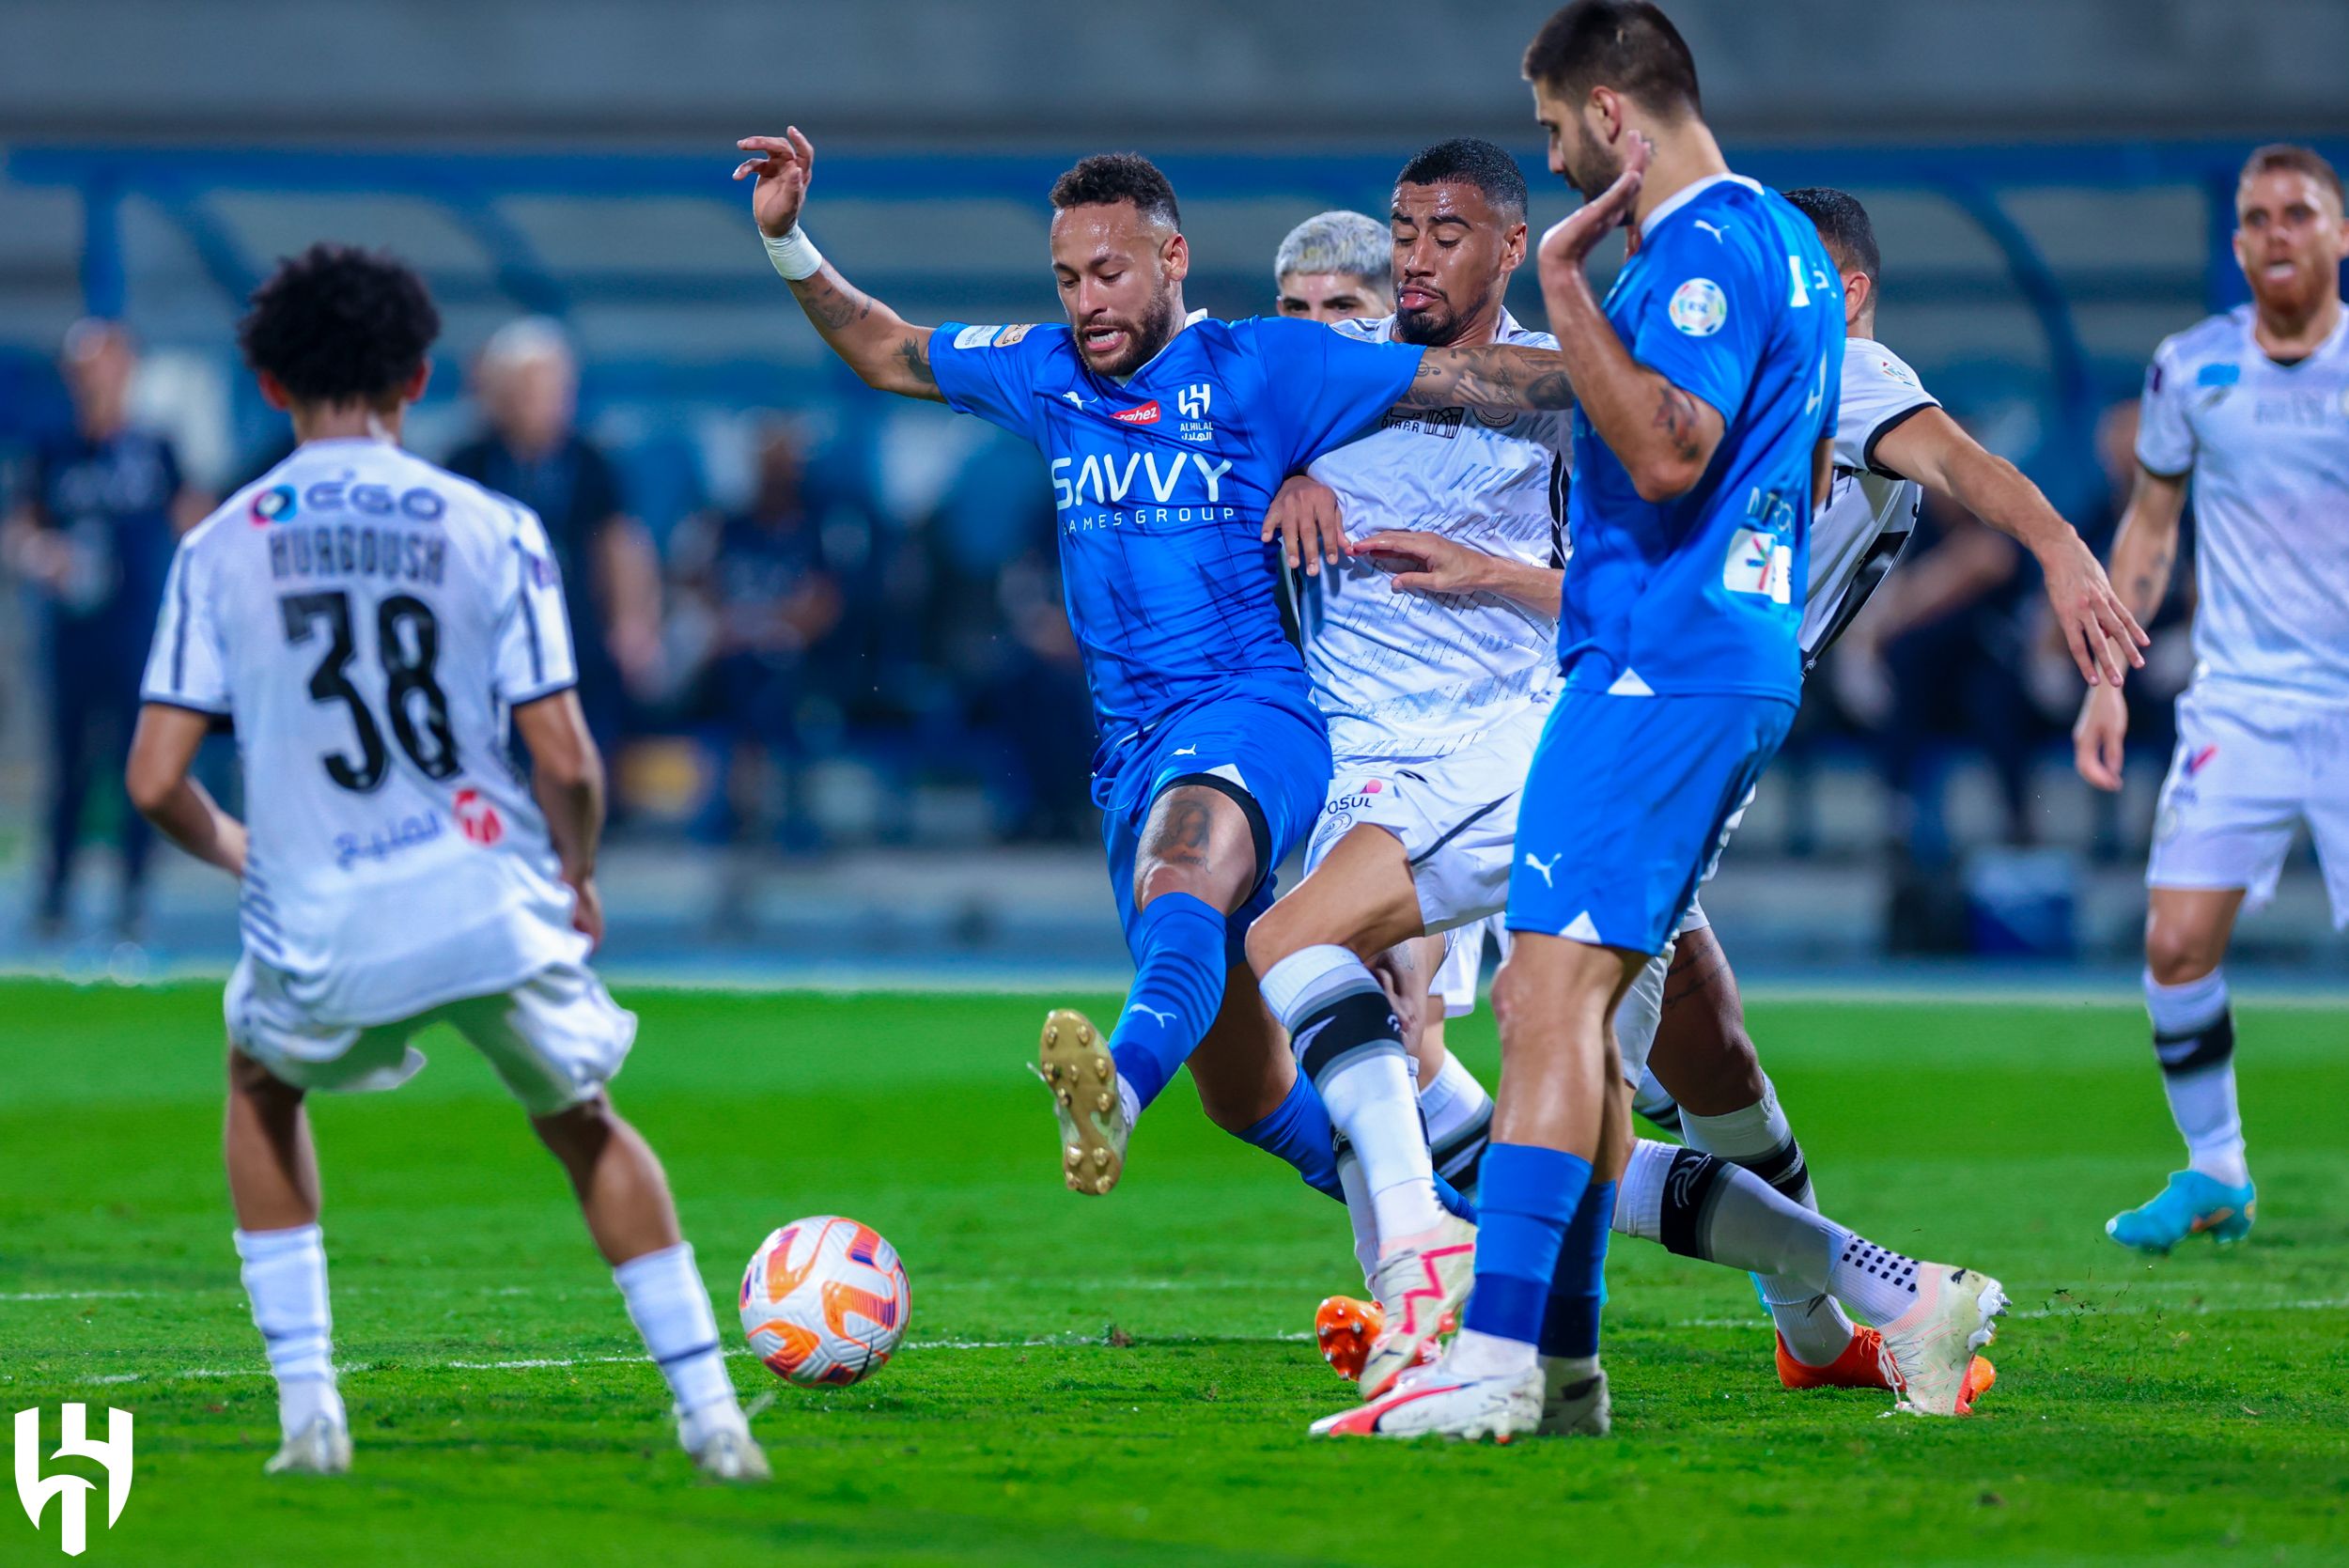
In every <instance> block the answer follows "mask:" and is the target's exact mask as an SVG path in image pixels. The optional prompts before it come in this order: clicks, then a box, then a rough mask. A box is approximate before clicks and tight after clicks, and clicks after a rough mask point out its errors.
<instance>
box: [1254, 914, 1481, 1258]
mask: <svg viewBox="0 0 2349 1568" xmlns="http://www.w3.org/2000/svg"><path fill="white" fill-rule="evenodd" d="M1261 988H1262V990H1263V992H1264V999H1265V1003H1266V1005H1267V1006H1268V1007H1270V1008H1271V1010H1272V1013H1273V1016H1274V1017H1278V1018H1279V1019H1280V1020H1281V1024H1282V1027H1283V1028H1285V1029H1286V1030H1287V1031H1288V1032H1289V1045H1290V1048H1291V1049H1293V1050H1295V1051H1296V1052H1297V1058H1298V1068H1299V1071H1300V1072H1302V1073H1304V1075H1305V1076H1306V1077H1307V1078H1308V1079H1311V1080H1312V1082H1313V1086H1314V1088H1315V1091H1317V1092H1318V1093H1319V1094H1320V1095H1321V1102H1322V1104H1323V1105H1324V1106H1325V1107H1326V1108H1327V1109H1328V1110H1329V1112H1330V1125H1331V1126H1334V1127H1335V1128H1336V1129H1337V1130H1338V1131H1339V1132H1340V1133H1342V1134H1343V1135H1344V1136H1345V1138H1346V1142H1347V1143H1348V1144H1349V1145H1350V1146H1351V1147H1352V1149H1353V1152H1354V1157H1355V1158H1356V1159H1357V1160H1359V1161H1360V1162H1361V1182H1362V1185H1363V1187H1364V1188H1366V1189H1367V1190H1368V1192H1369V1194H1370V1203H1371V1207H1372V1210H1373V1212H1374V1219H1375V1223H1376V1226H1377V1233H1378V1234H1379V1236H1380V1237H1382V1238H1386V1239H1392V1238H1396V1237H1401V1236H1408V1235H1416V1234H1420V1233H1422V1232H1425V1231H1432V1230H1434V1229H1435V1228H1436V1227H1437V1226H1438V1225H1439V1224H1441V1223H1442V1221H1443V1205H1442V1204H1441V1203H1439V1202H1438V1201H1437V1198H1436V1172H1435V1166H1434V1164H1433V1163H1432V1162H1431V1160H1430V1158H1429V1157H1428V1153H1427V1134H1426V1131H1425V1129H1424V1128H1423V1126H1421V1124H1420V1115H1419V1094H1418V1090H1417V1087H1416V1086H1415V1085H1414V1084H1413V1083H1412V1081H1411V1059H1410V1057H1409V1056H1408V1054H1407V1053H1406V1051H1405V1050H1404V1047H1403V1036H1402V1032H1401V1029H1400V1028H1399V1026H1398V1025H1397V1023H1396V1021H1395V1017H1394V1010H1393V1008H1392V1007H1391V1006H1390V1005H1389V1004H1388V1001H1387V994H1386V992H1385V991H1384V990H1382V989H1380V988H1379V985H1378V982H1377V978H1376V977H1375V976H1374V975H1372V973H1371V972H1370V970H1369V969H1368V968H1367V967H1366V966H1364V964H1363V963H1362V961H1361V959H1360V958H1357V957H1356V956H1354V955H1353V954H1352V953H1350V952H1348V951H1347V950H1346V949H1345V948H1343V947H1337V946H1334V945H1329V944H1324V945H1322V946H1317V947H1308V948H1302V949H1299V951H1298V952H1296V953H1292V954H1290V955H1288V956H1287V957H1285V958H1283V959H1282V960H1281V961H1280V962H1279V963H1277V964H1275V965H1273V966H1272V968H1271V969H1270V970H1268V971H1267V972H1266V974H1265V977H1264V981H1263V985H1262V987H1261ZM1350 1206H1351V1205H1350V1204H1349V1207H1350ZM1359 1225H1360V1222H1359V1220H1358V1221H1357V1228H1358V1231H1359Z"/></svg>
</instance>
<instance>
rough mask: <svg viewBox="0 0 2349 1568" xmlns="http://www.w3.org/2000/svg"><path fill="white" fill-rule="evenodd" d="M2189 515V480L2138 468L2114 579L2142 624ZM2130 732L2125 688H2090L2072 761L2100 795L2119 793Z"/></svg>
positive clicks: (2165, 584) (2156, 605)
mask: <svg viewBox="0 0 2349 1568" xmlns="http://www.w3.org/2000/svg"><path fill="white" fill-rule="evenodd" d="M2185 511H2186V475H2185V474H2155V473H2154V472H2152V471H2151V470H2149V469H2146V468H2143V467H2140V468H2139V470H2138V471H2137V487H2136V488H2135V489H2132V490H2131V491H2130V492H2129V509H2128V510H2127V511H2125V512H2123V514H2122V515H2121V529H2120V532H2119V533H2117V534H2115V535H2114V536H2113V538H2112V578H2113V581H2114V582H2116V583H2117V584H2118V585H2119V588H2120V594H2121V602H2122V603H2123V605H2125V606H2127V607H2128V610H2129V613H2131V614H2132V615H2134V616H2135V617H2136V618H2137V619H2138V620H2139V621H2150V620H2152V619H2153V618H2154V612H2155V611H2156V610H2159V609H2160V608H2161V601H2162V598H2163V596H2164V595H2166V594H2168V593H2169V591H2170V568H2171V567H2174V566H2175V565H2176V564H2177V559H2178V519H2179V517H2180V516H2181V515H2182V514H2183V513H2184V512H2185ZM2128 731H2129V709H2128V705H2127V704H2126V703H2124V702H2123V701H2122V700H2121V688H2120V687H2119V686H2118V685H2113V686H2096V687H2091V688H2090V689H2089V692H2088V697H2087V700H2086V701H2084V702H2082V703H2081V704H2080V716H2079V719H2078V721H2077V722H2075V723H2074V724H2073V725H2072V760H2073V764H2074V766H2076V767H2077V768H2078V769H2079V773H2080V777H2081V778H2083V779H2086V780H2087V781H2088V782H2089V783H2090V784H2094V785H2095V786H2096V787H2097V788H2098V789H2119V788H2120V787H2121V763H2122V758H2123V741H2124V740H2126V739H2127V738H2128Z"/></svg>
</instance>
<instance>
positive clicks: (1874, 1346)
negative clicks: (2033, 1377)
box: [1777, 1323, 1999, 1414]
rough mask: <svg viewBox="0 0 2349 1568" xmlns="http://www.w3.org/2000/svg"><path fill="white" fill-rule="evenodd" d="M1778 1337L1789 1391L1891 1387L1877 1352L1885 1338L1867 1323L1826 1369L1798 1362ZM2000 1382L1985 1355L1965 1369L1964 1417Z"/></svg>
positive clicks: (1961, 1405) (1783, 1379) (1782, 1371)
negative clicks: (1977, 1401)
mask: <svg viewBox="0 0 2349 1568" xmlns="http://www.w3.org/2000/svg"><path fill="white" fill-rule="evenodd" d="M1777 1338H1778V1380H1779V1381H1780V1382H1781V1383H1783V1384H1784V1385H1785V1386H1786V1387H1788V1388H1790V1389H1886V1390H1887V1391H1890V1389H1891V1387H1892V1386H1891V1385H1890V1383H1887V1382H1886V1381H1885V1380H1884V1369H1883V1367H1882V1366H1880V1365H1879V1364H1878V1354H1877V1353H1878V1352H1879V1351H1881V1350H1882V1349H1883V1346H1884V1336H1883V1335H1881V1334H1879V1333H1877V1332H1876V1331H1875V1329H1873V1328H1871V1327H1868V1326H1867V1325H1866V1324H1864V1323H1855V1324H1853V1325H1852V1336H1851V1343H1849V1344H1847V1345H1845V1346H1843V1354H1842V1355H1840V1356H1838V1357H1836V1358H1835V1359H1834V1360H1832V1361H1829V1362H1828V1364H1827V1365H1826V1366H1823V1367H1813V1366H1806V1365H1804V1364H1803V1363H1802V1362H1800V1361H1798V1360H1797V1359H1795V1356H1794V1352H1792V1351H1790V1350H1788V1349H1787V1348H1786V1337H1785V1336H1784V1335H1783V1334H1781V1335H1779V1336H1777ZM1998 1380H1999V1369H1998V1368H1997V1367H1994V1366H1992V1365H1991V1364H1990V1358H1988V1357H1986V1356H1977V1357H1975V1358H1974V1359H1973V1364H1972V1365H1970V1366H1968V1368H1967V1369H1966V1390H1965V1392H1964V1393H1963V1394H1961V1395H1960V1396H1959V1397H1958V1410H1959V1412H1960V1413H1961V1414H1962V1413H1964V1412H1966V1411H1968V1410H1971V1409H1972V1408H1973V1407H1974V1401H1975V1400H1977V1399H1980V1398H1981V1397H1982V1396H1983V1395H1984V1394H1986V1393H1988V1392H1989V1391H1990V1389H1991V1386H1992V1385H1993V1384H1995V1383H1997V1382H1998Z"/></svg>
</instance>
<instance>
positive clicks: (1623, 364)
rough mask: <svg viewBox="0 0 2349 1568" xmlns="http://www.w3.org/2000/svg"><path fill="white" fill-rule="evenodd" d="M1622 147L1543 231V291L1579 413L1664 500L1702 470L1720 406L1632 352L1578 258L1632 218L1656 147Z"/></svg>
mask: <svg viewBox="0 0 2349 1568" xmlns="http://www.w3.org/2000/svg"><path fill="white" fill-rule="evenodd" d="M1619 151H1620V153H1621V155H1622V159H1623V173H1622V175H1621V177H1620V178H1618V179H1616V181H1615V182H1614V183H1613V184H1612V185H1610V186H1609V187H1608V188H1607V189H1606V190H1604V191H1602V192H1600V193H1599V194H1597V195H1595V196H1594V197H1593V198H1591V199H1590V200H1589V201H1587V202H1585V203H1583V204H1582V206H1581V208H1580V209H1579V210H1576V211H1574V212H1571V213H1569V214H1567V215H1566V217H1565V218H1564V219H1563V221H1562V222H1560V223H1558V224H1556V225H1553V226H1552V227H1551V228H1550V230H1549V232H1548V234H1545V235H1543V236H1542V244H1541V253H1540V271H1541V278H1542V300H1543V303H1546V304H1547V305H1548V307H1549V330H1550V331H1551V332H1552V333H1554V334H1557V337H1558V349H1559V352H1560V353H1561V354H1563V356H1564V358H1565V361H1566V374H1567V376H1568V377H1569V378H1571V380H1573V382H1574V389H1575V395H1576V396H1578V397H1579V399H1580V400H1581V404H1582V414H1583V417H1584V418H1586V419H1588V420H1589V421H1590V422H1591V428H1592V429H1594V430H1595V431H1596V432H1597V433H1598V437H1599V439H1600V440H1602V441H1604V442H1606V443H1607V445H1608V448H1609V449H1610V451H1612V452H1613V453H1614V454H1615V456H1616V458H1618V459H1620V460H1621V461H1622V463H1623V466H1624V468H1625V470H1626V472H1627V473H1628V474H1630V475H1631V484H1632V488H1633V489H1637V490H1638V491H1639V492H1640V495H1641V499H1643V500H1647V501H1670V500H1672V498H1673V497H1675V496H1679V495H1685V494H1687V493H1688V491H1689V490H1690V489H1694V488H1695V487H1696V482H1697V481H1698V480H1699V479H1701V478H1703V476H1704V470H1705V466H1706V465H1707V464H1708V463H1710V462H1711V461H1712V460H1713V450H1714V448H1715V447H1717V446H1719V444H1720V440H1721V425H1722V422H1721V414H1720V411H1719V410H1717V409H1715V408H1714V407H1713V406H1712V405H1711V404H1709V403H1707V402H1705V401H1704V400H1703V398H1700V397H1696V396H1691V395H1690V394H1689V393H1688V392H1687V391H1686V390H1684V389H1683V388H1681V387H1678V386H1676V385H1674V384H1673V383H1672V381H1670V380H1667V379H1665V378H1664V377H1663V376H1662V375H1660V374H1659V373H1657V371H1655V370H1652V369H1650V368H1649V367H1648V366H1646V365H1641V363H1640V362H1639V361H1638V360H1635V359H1633V358H1632V357H1631V350H1630V349H1627V348H1626V347H1625V345H1624V341H1623V339H1622V338H1621V337H1620V336H1618V335H1617V334H1616V332H1615V328H1614V323H1612V322H1611V321H1610V320H1608V319H1607V313H1606V311H1605V310H1603V309H1602V308H1600V305H1599V302H1598V296H1597V295H1595V294H1594V293H1593V292H1592V291H1591V280H1590V277H1589V275H1588V273H1587V272H1584V270H1583V264H1584V263H1585V262H1586V261H1587V260H1588V259H1589V258H1590V254H1591V252H1592V250H1593V249H1594V248H1595V247H1596V246H1597V244H1598V242H1599V241H1601V240H1603V239H1605V238H1606V237H1607V236H1608V235H1609V234H1610V233H1612V232H1613V231H1614V230H1615V229H1617V228H1619V227H1621V226H1623V225H1625V224H1626V223H1628V222H1629V221H1630V219H1631V214H1632V212H1633V210H1634V208H1635V206H1636V203H1637V202H1638V199H1639V194H1640V185H1641V180H1642V179H1644V178H1645V175H1646V172H1647V163H1648V159H1649V157H1650V156H1651V155H1652V154H1653V153H1654V151H1655V149H1654V148H1653V147H1650V146H1649V145H1648V142H1647V138H1646V137H1644V136H1642V135H1641V134H1639V133H1638V132H1627V133H1626V138H1625V140H1624V141H1623V144H1622V146H1621V147H1620V148H1619Z"/></svg>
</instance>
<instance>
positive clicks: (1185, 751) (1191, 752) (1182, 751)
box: [1175, 746, 1199, 757]
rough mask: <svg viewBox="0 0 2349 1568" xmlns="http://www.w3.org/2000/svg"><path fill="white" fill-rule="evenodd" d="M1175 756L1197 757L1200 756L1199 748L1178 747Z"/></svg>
mask: <svg viewBox="0 0 2349 1568" xmlns="http://www.w3.org/2000/svg"><path fill="white" fill-rule="evenodd" d="M1198 754H1199V748H1198V747H1196V746H1182V747H1177V748H1176V749H1175V755H1176V756H1178V757H1195V756H1197V755H1198Z"/></svg>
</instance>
